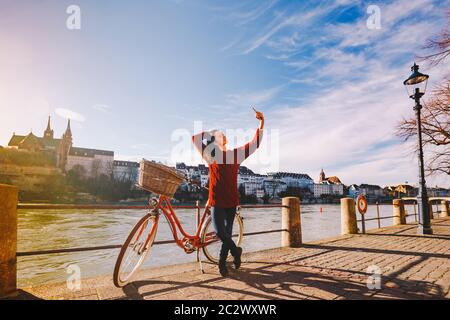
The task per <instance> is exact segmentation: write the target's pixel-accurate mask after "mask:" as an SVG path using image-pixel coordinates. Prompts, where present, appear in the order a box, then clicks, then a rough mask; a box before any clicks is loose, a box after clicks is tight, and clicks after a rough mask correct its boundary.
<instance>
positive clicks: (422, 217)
mask: <svg viewBox="0 0 450 320" xmlns="http://www.w3.org/2000/svg"><path fill="white" fill-rule="evenodd" d="M411 71H412V74H411V75H410V76H409V77H408V79H406V80H405V81H403V84H404V85H405V87H406V89H407V91H408V95H409V97H410V98H411V99H413V100H414V101H415V106H414V111H415V112H416V120H417V142H418V151H419V154H418V157H419V190H418V191H419V192H418V194H417V205H418V209H419V226H418V228H417V233H418V234H433V230H432V229H431V224H430V209H429V204H428V195H427V187H426V184H425V169H424V163H423V146H422V121H421V118H420V111H421V110H422V105H421V104H420V98H421V97H422V96H423V95H424V94H425V90H426V88H427V82H428V77H429V76H428V75H426V74H423V73H420V72H419V66H418V65H417V64H416V63H414V65H413V66H412V67H411Z"/></svg>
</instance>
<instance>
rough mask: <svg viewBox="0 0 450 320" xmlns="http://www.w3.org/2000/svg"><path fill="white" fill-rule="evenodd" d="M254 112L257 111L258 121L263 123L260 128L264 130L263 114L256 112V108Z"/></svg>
mask: <svg viewBox="0 0 450 320" xmlns="http://www.w3.org/2000/svg"><path fill="white" fill-rule="evenodd" d="M253 111H255V113H256V119H258V120H259V121H261V124H260V126H259V128H260V129H263V128H264V114H263V113H262V112H260V111H258V110H256V109H255V108H253Z"/></svg>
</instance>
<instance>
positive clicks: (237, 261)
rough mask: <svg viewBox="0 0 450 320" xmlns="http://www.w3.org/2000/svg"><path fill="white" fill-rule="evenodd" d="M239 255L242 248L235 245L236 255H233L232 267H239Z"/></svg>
mask: <svg viewBox="0 0 450 320" xmlns="http://www.w3.org/2000/svg"><path fill="white" fill-rule="evenodd" d="M241 256H242V248H241V247H236V255H235V256H234V261H233V264H234V268H235V269H239V268H240V266H241Z"/></svg>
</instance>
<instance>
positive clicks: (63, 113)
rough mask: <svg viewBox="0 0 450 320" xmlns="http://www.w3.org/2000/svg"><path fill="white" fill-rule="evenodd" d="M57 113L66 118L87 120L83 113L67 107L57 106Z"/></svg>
mask: <svg viewBox="0 0 450 320" xmlns="http://www.w3.org/2000/svg"><path fill="white" fill-rule="evenodd" d="M55 113H56V114H57V115H58V116H60V117H62V118H64V119H70V120H74V121H78V122H84V121H85V120H86V118H85V117H84V116H83V115H82V114H81V113H78V112H75V111H73V110H70V109H66V108H56V109H55Z"/></svg>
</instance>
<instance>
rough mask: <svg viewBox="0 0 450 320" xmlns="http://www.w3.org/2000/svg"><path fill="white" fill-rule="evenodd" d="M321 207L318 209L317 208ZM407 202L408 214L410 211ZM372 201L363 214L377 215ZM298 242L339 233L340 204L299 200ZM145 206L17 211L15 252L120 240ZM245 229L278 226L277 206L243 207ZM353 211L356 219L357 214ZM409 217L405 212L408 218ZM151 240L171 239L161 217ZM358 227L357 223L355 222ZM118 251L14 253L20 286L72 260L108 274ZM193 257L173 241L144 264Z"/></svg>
mask: <svg viewBox="0 0 450 320" xmlns="http://www.w3.org/2000/svg"><path fill="white" fill-rule="evenodd" d="M321 209H322V210H321ZM413 210H414V209H413V207H412V206H408V207H407V211H408V213H410V214H412V213H413ZM379 211H380V216H389V217H390V216H392V206H391V205H380V206H379ZM176 212H177V215H178V218H179V219H180V221H181V223H182V225H183V227H184V228H185V230H186V231H187V232H189V233H194V229H195V210H188V209H187V210H183V209H181V210H180V209H179V210H177V211H176ZM376 212H377V210H376V206H375V205H371V206H369V208H368V211H367V213H366V218H372V217H375V216H376ZM301 213H302V217H301V219H302V221H301V222H302V236H303V241H304V242H308V241H314V240H320V239H324V238H327V237H333V236H337V235H339V233H340V206H339V205H302V207H301ZM144 214H145V210H94V211H92V210H19V213H18V220H19V226H18V228H19V229H18V251H19V252H23V251H34V250H45V249H56V248H72V247H84V246H98V245H109V244H122V243H123V241H124V240H125V238H126V237H127V235H128V233H129V232H130V230H131V228H132V227H133V225H134V224H135V223H136V222H137V221H138V220H139V219H140V218H141V217H142V216H143V215H144ZM241 215H242V216H243V218H244V232H253V231H263V230H274V229H281V208H256V209H242V211H241ZM357 215H358V219H359V218H360V215H359V214H357ZM413 220H414V217H413V216H411V217H408V221H413ZM160 222H161V223H160V226H159V228H158V234H157V238H156V240H171V237H172V235H171V232H170V229H169V226H168V225H167V222H166V221H165V219H160ZM389 225H392V219H384V220H381V226H389ZM377 226H378V225H377V222H376V221H370V222H367V223H366V229H367V230H369V229H373V228H377ZM359 227H360V228H361V226H360V224H359ZM280 241H281V234H280V233H278V232H277V233H269V234H264V235H256V236H248V237H244V241H243V248H244V251H247V252H249V251H257V250H262V249H268V248H275V247H279V246H280ZM118 252H119V250H118V249H112V250H100V251H88V252H80V253H64V254H50V255H39V256H27V257H19V258H18V285H19V287H26V286H32V285H37V284H42V283H49V282H59V281H65V280H66V279H67V276H68V273H67V267H68V266H69V265H71V264H77V265H78V266H79V267H80V270H81V276H82V277H83V278H84V277H92V276H97V275H106V274H112V271H113V268H114V263H115V260H116V258H117V254H118ZM191 261H195V253H193V254H189V255H188V254H185V253H184V251H183V250H182V249H180V248H179V247H178V246H177V245H176V244H164V245H157V246H155V247H154V248H153V249H152V252H151V254H150V256H149V257H148V259H147V261H146V263H145V264H144V266H145V267H152V266H153V267H154V266H162V265H169V264H178V263H183V262H191Z"/></svg>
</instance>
